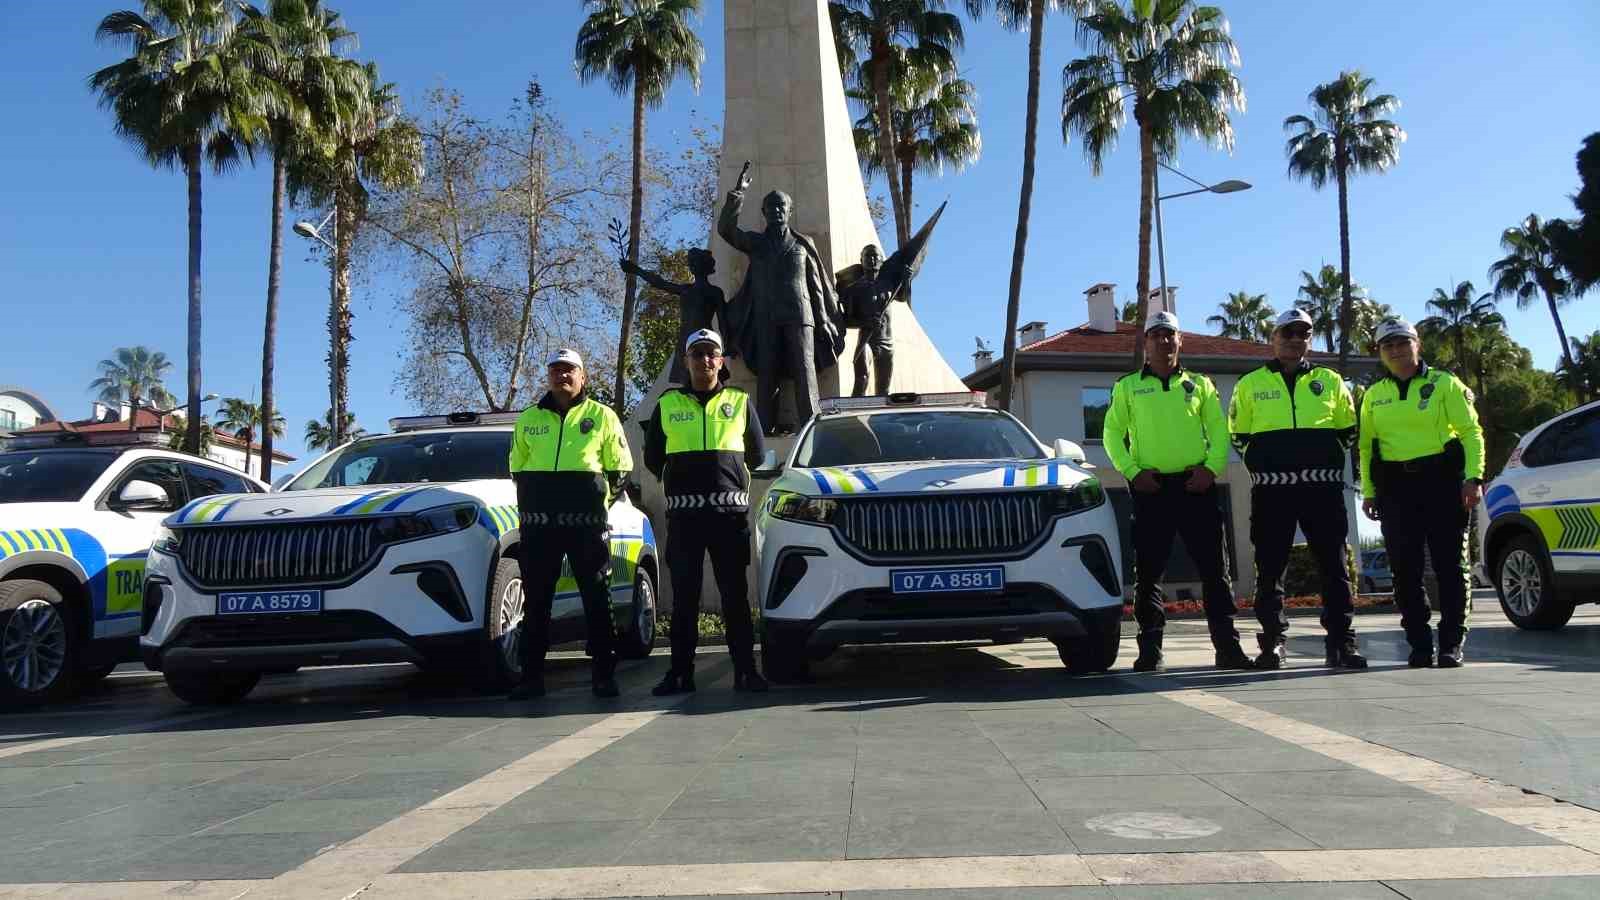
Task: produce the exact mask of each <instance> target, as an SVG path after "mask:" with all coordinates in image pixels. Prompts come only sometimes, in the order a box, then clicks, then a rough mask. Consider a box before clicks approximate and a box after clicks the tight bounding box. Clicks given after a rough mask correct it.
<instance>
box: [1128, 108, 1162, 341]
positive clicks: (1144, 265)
mask: <svg viewBox="0 0 1600 900" xmlns="http://www.w3.org/2000/svg"><path fill="white" fill-rule="evenodd" d="M1145 115H1146V113H1145V110H1144V102H1143V101H1138V102H1136V103H1135V104H1134V107H1133V118H1134V121H1135V122H1137V123H1138V125H1139V272H1138V277H1137V287H1136V290H1137V291H1138V292H1139V318H1138V319H1137V321H1136V322H1135V329H1134V335H1133V367H1134V369H1136V370H1137V369H1139V368H1142V367H1143V366H1144V325H1145V319H1146V318H1147V317H1148V316H1149V314H1150V210H1151V209H1153V208H1154V207H1155V204H1156V202H1157V201H1156V197H1155V174H1156V137H1155V134H1154V133H1152V132H1151V130H1150V129H1149V128H1148V127H1146V125H1145ZM1161 302H1162V304H1163V306H1165V304H1166V302H1167V298H1166V297H1162V298H1161Z"/></svg>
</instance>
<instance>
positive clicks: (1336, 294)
mask: <svg viewBox="0 0 1600 900" xmlns="http://www.w3.org/2000/svg"><path fill="white" fill-rule="evenodd" d="M1344 285H1345V282H1344V281H1343V280H1342V279H1341V278H1340V276H1339V270H1338V269H1335V268H1334V267H1333V266H1330V265H1328V264H1326V263H1324V264H1323V266H1322V268H1321V269H1318V270H1317V274H1315V275H1313V274H1311V273H1310V272H1307V271H1305V270H1304V269H1302V270H1301V271H1300V291H1299V293H1300V296H1299V298H1298V299H1296V300H1295V302H1294V305H1295V306H1298V307H1300V308H1301V309H1303V310H1305V311H1306V312H1308V313H1310V314H1311V331H1312V333H1313V334H1316V335H1319V336H1320V337H1322V338H1323V339H1324V340H1326V341H1327V342H1328V352H1329V353H1332V352H1333V348H1334V342H1335V341H1338V343H1339V344H1341V345H1343V344H1347V343H1348V341H1343V340H1341V339H1340V329H1339V321H1340V317H1339V316H1340V313H1339V308H1340V307H1339V305H1340V297H1341V296H1342V295H1343V293H1344ZM1354 290H1355V293H1356V294H1357V295H1359V294H1360V293H1361V287H1360V285H1356V286H1355V288H1354Z"/></svg>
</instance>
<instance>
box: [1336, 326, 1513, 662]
mask: <svg viewBox="0 0 1600 900" xmlns="http://www.w3.org/2000/svg"><path fill="white" fill-rule="evenodd" d="M1378 354H1379V356H1380V357H1381V358H1382V359H1383V366H1384V368H1385V369H1387V370H1388V375H1387V376H1386V377H1385V378H1383V379H1382V380H1380V381H1378V383H1376V384H1374V385H1373V386H1372V387H1371V388H1369V389H1368V390H1367V394H1366V397H1365V398H1363V400H1362V402H1361V431H1360V440H1361V490H1362V494H1363V495H1364V496H1365V498H1366V499H1365V500H1364V501H1363V502H1362V509H1363V510H1365V512H1366V514H1367V517H1368V518H1371V519H1377V520H1378V521H1380V522H1382V523H1383V542H1384V544H1385V545H1386V546H1387V547H1388V550H1389V568H1390V569H1391V570H1392V571H1393V572H1394V601H1395V604H1396V605H1397V606H1399V607H1400V625H1401V627H1402V628H1404V629H1405V631H1406V640H1407V641H1408V642H1409V643H1410V644H1411V656H1410V658H1409V659H1408V660H1407V662H1408V664H1410V665H1411V666H1413V667H1416V668H1424V667H1427V666H1431V665H1433V632H1432V629H1431V628H1430V627H1429V620H1430V619H1431V618H1432V613H1431V611H1430V610H1429V609H1428V600H1427V597H1426V596H1425V595H1424V594H1423V590H1422V554H1423V548H1424V547H1426V548H1427V552H1428V554H1429V555H1430V556H1432V557H1433V572H1434V575H1436V576H1437V577H1438V580H1439V598H1438V599H1439V666H1440V667H1441V668H1450V669H1453V668H1456V667H1458V666H1460V665H1461V662H1462V659H1463V652H1462V648H1463V646H1464V644H1465V642H1466V639H1467V617H1468V613H1469V612H1470V609H1469V607H1468V598H1467V522H1468V518H1469V516H1470V515H1471V513H1472V509H1473V507H1475V506H1477V505H1478V502H1479V501H1481V500H1482V499H1483V429H1482V427H1480V426H1479V424H1478V412H1477V410H1476V409H1475V408H1474V407H1473V396H1472V391H1470V390H1468V389H1467V387H1466V385H1464V384H1462V383H1461V382H1460V381H1459V380H1458V379H1457V378H1456V377H1455V376H1454V375H1451V374H1450V373H1449V372H1446V371H1444V370H1443V369H1435V368H1432V367H1430V366H1428V365H1427V364H1426V363H1424V362H1422V346H1421V344H1420V342H1419V341H1418V340H1417V330H1416V329H1415V328H1413V327H1412V326H1411V323H1409V322H1406V321H1402V320H1399V319H1390V320H1388V321H1386V322H1383V323H1381V324H1380V325H1379V326H1378Z"/></svg>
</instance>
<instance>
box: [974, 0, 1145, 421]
mask: <svg viewBox="0 0 1600 900" xmlns="http://www.w3.org/2000/svg"><path fill="white" fill-rule="evenodd" d="M965 3H966V7H967V13H968V14H969V15H972V16H980V15H983V14H985V13H987V12H988V11H989V10H990V9H991V8H993V9H994V12H995V16H996V18H998V19H999V20H1000V25H1001V27H1003V28H1005V29H1006V30H1007V31H1022V30H1024V29H1026V30H1027V32H1028V104H1027V109H1026V110H1025V111H1024V114H1023V115H1024V124H1023V128H1022V188H1021V196H1020V197H1019V198H1018V200H1017V236H1016V240H1015V241H1014V242H1013V244H1012V247H1011V281H1010V283H1009V286H1008V288H1007V293H1006V341H1005V356H1004V358H1003V359H1002V360H1001V364H1000V373H1001V374H1000V408H1001V409H1010V408H1011V398H1012V396H1013V395H1014V392H1015V388H1016V383H1017V319H1018V318H1019V316H1020V314H1021V311H1022V264H1023V260H1024V258H1025V257H1026V256H1027V252H1028V218H1029V216H1031V215H1032V213H1033V170H1034V157H1035V156H1036V155H1037V153H1038V146H1039V59H1040V57H1041V56H1043V54H1044V14H1045V12H1046V11H1047V10H1050V11H1056V12H1059V11H1063V10H1067V11H1071V12H1072V13H1074V14H1078V13H1081V12H1082V11H1083V10H1084V9H1086V8H1087V7H1088V5H1089V0H965ZM1141 308H1142V304H1141ZM1140 315H1141V316H1142V315H1143V313H1140Z"/></svg>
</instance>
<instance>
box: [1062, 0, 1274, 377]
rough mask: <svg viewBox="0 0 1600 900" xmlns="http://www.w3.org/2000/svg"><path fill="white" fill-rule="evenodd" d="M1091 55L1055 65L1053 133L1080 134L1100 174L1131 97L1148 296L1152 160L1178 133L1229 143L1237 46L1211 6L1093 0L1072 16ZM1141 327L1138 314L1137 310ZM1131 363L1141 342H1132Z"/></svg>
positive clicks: (1238, 96) (1170, 0)
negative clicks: (1057, 103) (1056, 129)
mask: <svg viewBox="0 0 1600 900" xmlns="http://www.w3.org/2000/svg"><path fill="white" fill-rule="evenodd" d="M1078 37H1079V39H1080V40H1082V41H1084V42H1085V43H1087V44H1088V45H1089V48H1090V55H1089V56H1086V57H1083V58H1082V59H1077V60H1073V61H1072V62H1070V63H1068V64H1067V67H1066V68H1065V69H1064V70H1063V71H1062V73H1061V78H1062V83H1063V85H1064V86H1065V87H1064V88H1063V90H1062V95H1061V138H1062V140H1063V141H1070V140H1071V139H1072V137H1073V135H1074V134H1076V135H1079V136H1080V137H1081V138H1082V142H1083V151H1084V155H1085V156H1087V157H1088V159H1089V167H1090V169H1091V171H1093V172H1094V174H1095V175H1099V174H1100V171H1101V168H1102V164H1103V163H1104V161H1105V157H1106V154H1107V153H1109V152H1110V151H1111V150H1112V148H1114V147H1115V146H1116V143H1117V136H1118V134H1119V133H1120V132H1121V130H1122V126H1123V125H1124V124H1125V123H1126V122H1127V107H1128V104H1129V103H1132V105H1133V120H1134V122H1135V123H1137V125H1138V127H1139V272H1138V286H1137V294H1136V296H1139V297H1148V296H1150V215H1151V211H1152V209H1153V208H1154V206H1155V177H1156V164H1157V163H1158V162H1160V163H1167V162H1171V161H1172V160H1174V159H1176V158H1177V154H1178V141H1179V139H1180V138H1182V137H1183V136H1185V135H1188V136H1191V137H1195V138H1199V139H1201V140H1204V141H1206V142H1207V143H1210V144H1213V145H1217V146H1222V147H1225V148H1227V149H1228V150H1229V151H1230V152H1231V151H1232V150H1233V123H1232V121H1231V120H1230V119H1229V112H1230V111H1231V110H1234V109H1238V110H1240V111H1241V112H1242V111H1243V110H1244V103H1245V99H1244V87H1243V86H1242V85H1241V84H1240V82H1239V77H1238V76H1237V75H1235V74H1234V72H1233V69H1234V68H1235V67H1237V66H1238V65H1239V51H1238V48H1236V47H1235V46H1234V44H1233V38H1232V37H1231V36H1229V34H1228V20H1227V19H1226V18H1225V17H1224V16H1223V15H1222V10H1221V9H1218V8H1217V7H1215V6H1197V5H1195V4H1194V3H1193V2H1191V0H1162V2H1155V0H1130V3H1129V5H1128V8H1127V9H1123V7H1122V6H1120V5H1119V4H1117V3H1114V2H1109V0H1108V2H1102V3H1100V4H1099V5H1098V6H1096V7H1095V9H1094V12H1093V13H1092V14H1090V15H1086V16H1083V17H1082V18H1080V19H1079V20H1078ZM1138 325H1139V329H1140V330H1141V331H1143V329H1144V315H1143V314H1141V315H1140V317H1139V323H1138ZM1133 346H1134V351H1133V365H1134V368H1138V367H1139V366H1140V365H1142V364H1143V361H1144V343H1143V342H1142V341H1134V342H1133Z"/></svg>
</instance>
